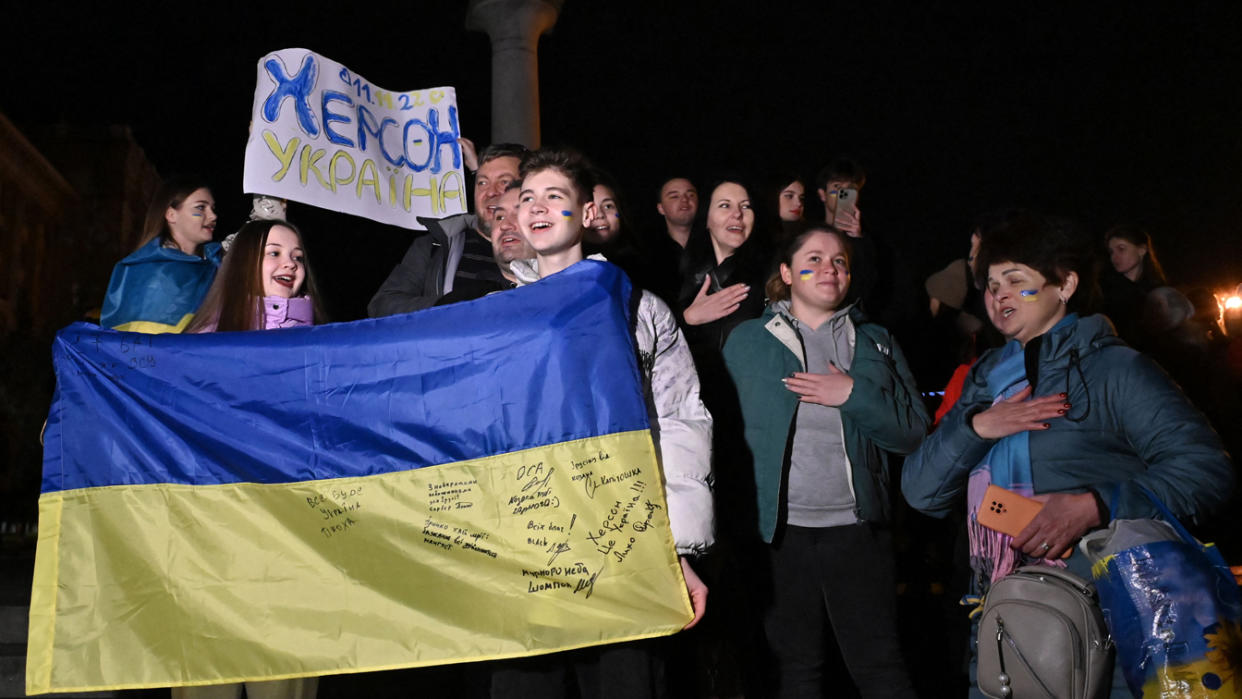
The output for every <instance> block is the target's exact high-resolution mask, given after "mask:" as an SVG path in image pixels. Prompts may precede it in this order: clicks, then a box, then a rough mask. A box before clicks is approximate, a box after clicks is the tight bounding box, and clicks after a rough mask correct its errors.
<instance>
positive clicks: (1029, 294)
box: [1018, 289, 1039, 303]
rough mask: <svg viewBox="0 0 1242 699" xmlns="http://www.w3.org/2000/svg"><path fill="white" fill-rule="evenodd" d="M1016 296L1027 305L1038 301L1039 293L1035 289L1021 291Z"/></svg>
mask: <svg viewBox="0 0 1242 699" xmlns="http://www.w3.org/2000/svg"><path fill="white" fill-rule="evenodd" d="M1018 296H1020V297H1021V298H1022V300H1023V301H1026V302H1027V303H1035V302H1036V301H1038V300H1039V291H1038V290H1037V289H1023V290H1022V291H1019V292H1018Z"/></svg>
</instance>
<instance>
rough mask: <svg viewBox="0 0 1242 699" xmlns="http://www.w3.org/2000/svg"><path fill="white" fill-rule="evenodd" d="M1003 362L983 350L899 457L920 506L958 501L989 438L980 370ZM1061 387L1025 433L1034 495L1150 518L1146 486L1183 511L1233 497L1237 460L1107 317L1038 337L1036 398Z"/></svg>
mask: <svg viewBox="0 0 1242 699" xmlns="http://www.w3.org/2000/svg"><path fill="white" fill-rule="evenodd" d="M999 360H1000V350H991V351H990V352H988V353H986V354H984V355H983V356H982V357H981V358H980V360H979V362H978V363H977V364H976V365H975V366H974V367H973V368H972V369H971V371H970V374H969V376H967V378H966V384H965V386H964V387H963V389H962V397H961V398H960V399H959V400H958V402H957V404H956V405H955V406H953V409H952V410H951V411H949V413H948V415H946V416H945V418H944V420H943V421H942V422H941V425H940V428H939V429H937V430H936V431H935V432H933V433H932V434H931V435H930V436H928V438H927V439H926V440H925V441H924V442H923V445H922V446H920V447H919V448H918V449H917V450H916V451H915V452H914V453H913V454H911V455H910V456H909V457H908V458H907V459H906V463H905V468H904V470H903V472H902V479H901V488H902V492H903V493H904V494H905V496H906V500H908V501H909V502H910V505H912V506H913V507H914V508H915V509H918V510H920V511H922V512H924V513H927V514H929V515H934V516H938V517H943V516H945V515H946V514H948V513H949V512H950V511H951V510H952V509H954V508H962V507H964V493H965V489H966V481H967V477H968V476H969V474H970V471H971V470H972V469H973V468H974V467H975V466H976V465H978V464H979V462H980V461H981V460H982V459H983V458H984V456H986V455H987V453H988V450H989V449H990V448H991V447H992V445H993V443H994V440H988V439H984V438H982V437H980V436H979V435H978V434H976V433H975V431H974V429H973V428H972V427H971V426H970V420H971V418H973V417H974V415H975V414H976V413H978V412H980V411H982V410H985V409H987V408H988V407H989V406H990V405H991V404H992V396H991V395H990V394H989V393H988V390H987V382H986V377H987V375H988V372H989V371H991V369H992V368H993V367H994V366H995V365H996V363H997V362H998V361H999ZM1028 361H1029V360H1028ZM1056 393H1067V394H1069V398H1068V400H1069V402H1070V403H1071V404H1072V405H1073V407H1072V408H1071V409H1070V411H1069V412H1068V413H1067V414H1066V415H1065V416H1064V417H1061V418H1057V419H1054V420H1049V425H1051V427H1050V428H1049V429H1047V430H1038V431H1033V432H1031V434H1030V452H1031V468H1032V475H1033V481H1034V484H1033V485H1034V489H1035V492H1036V493H1037V494H1038V493H1057V492H1079V493H1081V492H1086V491H1088V490H1094V491H1095V492H1097V493H1099V494H1100V496H1101V497H1102V498H1103V500H1104V502H1105V503H1106V504H1107V505H1108V506H1109V509H1110V511H1111V513H1112V516H1113V517H1114V518H1124V519H1137V518H1147V517H1154V516H1156V514H1157V513H1156V511H1155V509H1154V507H1153V506H1152V505H1151V503H1150V501H1149V500H1148V498H1147V497H1146V495H1144V494H1143V492H1142V489H1143V488H1147V489H1149V490H1151V491H1152V492H1153V493H1155V495H1156V496H1157V497H1159V498H1160V499H1161V500H1163V501H1164V503H1165V504H1166V505H1168V506H1169V508H1170V509H1171V510H1172V511H1173V513H1174V514H1176V515H1178V516H1179V517H1180V518H1182V519H1196V518H1198V517H1199V516H1201V515H1203V514H1205V513H1207V512H1209V511H1210V510H1211V509H1212V508H1214V507H1217V506H1219V505H1221V504H1222V503H1224V501H1225V498H1226V497H1227V496H1228V495H1229V491H1230V489H1231V488H1232V486H1233V480H1234V476H1233V469H1232V466H1231V464H1230V462H1229V456H1228V455H1227V454H1226V453H1225V451H1224V448H1223V447H1222V446H1221V441H1220V437H1218V436H1217V434H1216V433H1215V432H1214V431H1212V428H1211V427H1210V426H1209V425H1208V422H1207V420H1206V419H1205V418H1204V416H1203V414H1202V413H1200V412H1199V411H1198V410H1196V409H1195V407H1194V406H1193V405H1191V404H1190V401H1189V400H1187V399H1186V396H1184V395H1183V394H1182V392H1181V390H1179V389H1178V387H1177V385H1176V384H1174V383H1173V381H1172V380H1171V379H1169V377H1168V376H1167V375H1166V374H1165V373H1164V372H1163V371H1161V369H1160V368H1159V367H1158V366H1156V364H1155V362H1153V361H1151V360H1150V359H1148V358H1147V357H1145V356H1144V355H1142V354H1140V353H1139V352H1137V351H1135V350H1134V349H1131V348H1130V347H1127V346H1126V345H1125V343H1123V342H1122V341H1121V340H1120V339H1118V338H1117V336H1116V334H1114V332H1113V329H1112V326H1111V325H1110V324H1109V322H1108V319H1107V318H1105V317H1104V316H1098V315H1096V316H1087V317H1084V318H1081V319H1079V320H1078V321H1077V322H1071V323H1067V324H1066V325H1064V326H1063V327H1060V328H1055V329H1054V330H1052V331H1049V332H1048V333H1046V334H1045V335H1044V336H1043V341H1042V344H1041V346H1040V348H1039V357H1038V373H1037V376H1036V380H1035V385H1034V395H1035V396H1047V395H1053V394H1056Z"/></svg>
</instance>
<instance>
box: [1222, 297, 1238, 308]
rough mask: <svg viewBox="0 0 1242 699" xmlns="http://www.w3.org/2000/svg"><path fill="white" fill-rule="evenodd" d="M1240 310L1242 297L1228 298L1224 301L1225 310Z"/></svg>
mask: <svg viewBox="0 0 1242 699" xmlns="http://www.w3.org/2000/svg"><path fill="white" fill-rule="evenodd" d="M1235 308H1242V296H1229V297H1227V298H1226V299H1225V310H1233V309H1235Z"/></svg>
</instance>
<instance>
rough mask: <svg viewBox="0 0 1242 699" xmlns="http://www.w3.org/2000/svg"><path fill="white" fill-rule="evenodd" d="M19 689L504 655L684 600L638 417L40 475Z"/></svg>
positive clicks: (572, 644) (675, 617) (640, 620)
mask: <svg viewBox="0 0 1242 699" xmlns="http://www.w3.org/2000/svg"><path fill="white" fill-rule="evenodd" d="M39 523H40V540H39V547H38V553H37V558H36V561H35V586H34V589H33V591H32V598H31V599H32V602H31V610H30V639H29V650H28V657H27V669H26V682H27V691H28V692H29V693H30V694H39V693H44V692H51V691H88V690H106V689H128V688H142V687H161V686H176V685H199V684H214V683H219V682H236V681H243V680H264V679H277V678H288V677H306V676H315V675H323V674H334V673H344V672H365V671H370V670H381V669H390V668H404V667H417V666H423V665H437V664H445V663H454V662H465V661H474V660H486V659H497V658H508V657H518V656H524V655H535V654H540V653H547V652H553V651H558V650H567V649H571V648H578V647H582V646H588V645H596V644H602V643H612V642H620V641H625V640H633V639H639V638H646V637H652V636H659V635H666V634H669V633H673V632H676V631H677V630H679V629H680V628H681V627H682V626H683V625H684V624H686V623H687V622H688V621H689V620H690V619H691V617H692V612H691V607H690V602H689V599H688V598H687V596H686V592H685V582H684V580H683V579H682V575H681V568H680V566H679V564H678V561H677V555H676V552H675V551H674V547H673V541H672V536H671V534H670V531H669V524H668V516H667V510H666V504H665V501H664V488H663V481H662V477H661V474H660V472H659V468H658V466H657V462H656V459H655V452H654V448H653V445H652V441H651V436H650V433H649V432H648V431H647V430H639V431H633V432H623V433H618V434H612V435H605V436H602V437H594V438H589V439H582V440H578V441H574V442H563V443H559V444H553V445H550V446H544V447H538V448H535V449H529V450H526V451H521V452H514V453H509V454H502V455H497V456H491V457H486V458H482V459H477V460H472V461H466V462H459V463H454V464H448V465H443V466H436V467H429V468H423V469H414V470H409V471H401V472H396V473H386V474H380V475H374V476H366V477H360V478H341V479H332V480H320V481H305V482H296V483H287V484H255V483H238V484H225V485H202V486H195V485H168V484H163V485H136V486H108V487H101V488H86V489H78V490H68V491H62V492H52V493H46V494H44V495H43V496H42V498H41V499H40V519H39Z"/></svg>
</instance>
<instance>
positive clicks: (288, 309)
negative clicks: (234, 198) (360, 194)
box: [187, 220, 325, 332]
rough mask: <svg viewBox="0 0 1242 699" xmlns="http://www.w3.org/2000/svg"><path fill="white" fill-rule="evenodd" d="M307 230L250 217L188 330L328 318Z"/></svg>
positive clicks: (259, 326) (266, 326) (280, 325)
mask: <svg viewBox="0 0 1242 699" xmlns="http://www.w3.org/2000/svg"><path fill="white" fill-rule="evenodd" d="M319 303H320V302H319V294H318V292H317V289H316V287H315V278H314V275H312V274H311V270H310V266H309V264H308V262H307V256H306V246H305V245H304V244H303V243H302V234H301V233H300V232H299V231H298V229H297V228H296V227H294V225H293V224H291V223H289V222H287V221H278V220H267V221H250V222H249V223H247V224H246V225H244V226H242V228H241V230H240V231H238V232H237V237H236V239H234V241H233V244H232V246H231V247H230V248H229V254H228V255H226V256H225V258H224V263H223V264H222V265H220V273H219V274H218V275H216V280H215V282H214V283H213V284H212V285H211V289H210V290H209V291H208V292H207V297H206V298H205V299H204V300H203V305H202V306H200V307H199V309H198V313H197V314H196V315H195V318H194V321H193V322H192V323H191V324H190V327H189V328H188V329H187V332H213V331H229V330H272V329H276V328H294V327H298V326H302V325H315V324H318V323H322V322H323V321H324V319H325V317H324V313H323V310H322V308H321V307H320V305H319Z"/></svg>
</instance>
